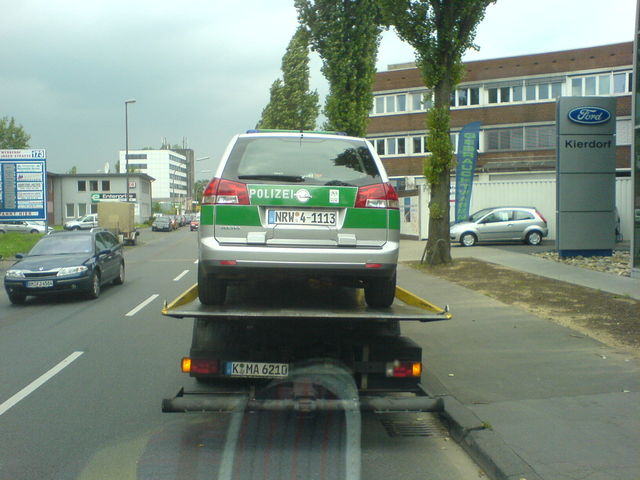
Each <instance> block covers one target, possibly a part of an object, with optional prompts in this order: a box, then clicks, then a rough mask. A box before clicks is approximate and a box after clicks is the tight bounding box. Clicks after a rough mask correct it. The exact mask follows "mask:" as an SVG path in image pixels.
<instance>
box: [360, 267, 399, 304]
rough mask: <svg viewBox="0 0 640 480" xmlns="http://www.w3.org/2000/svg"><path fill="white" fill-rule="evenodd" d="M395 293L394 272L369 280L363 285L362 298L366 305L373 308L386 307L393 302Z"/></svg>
mask: <svg viewBox="0 0 640 480" xmlns="http://www.w3.org/2000/svg"><path fill="white" fill-rule="evenodd" d="M395 295H396V272H393V275H392V276H391V277H389V278H375V279H372V280H369V282H368V283H367V285H366V286H365V287H364V298H365V300H366V301H367V305H369V306H370V307H373V308H387V307H390V306H391V304H392V303H393V299H394V297H395Z"/></svg>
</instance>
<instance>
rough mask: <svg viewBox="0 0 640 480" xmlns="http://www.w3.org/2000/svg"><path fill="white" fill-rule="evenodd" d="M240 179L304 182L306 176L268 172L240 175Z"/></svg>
mask: <svg viewBox="0 0 640 480" xmlns="http://www.w3.org/2000/svg"><path fill="white" fill-rule="evenodd" d="M238 178H239V179H240V180H282V181H283V182H292V183H302V182H304V178H303V177H301V176H300V175H278V174H273V173H267V174H264V175H238Z"/></svg>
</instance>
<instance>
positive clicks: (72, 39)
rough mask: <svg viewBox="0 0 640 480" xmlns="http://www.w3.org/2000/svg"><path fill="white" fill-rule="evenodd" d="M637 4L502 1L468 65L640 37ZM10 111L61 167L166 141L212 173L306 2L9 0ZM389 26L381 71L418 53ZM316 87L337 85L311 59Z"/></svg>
mask: <svg viewBox="0 0 640 480" xmlns="http://www.w3.org/2000/svg"><path fill="white" fill-rule="evenodd" d="M635 5H636V0H609V1H608V2H603V1H602V0H498V2H497V3H496V4H495V5H492V6H490V7H489V8H488V9H487V15H486V18H485V20H484V21H483V22H482V24H481V25H480V26H479V29H478V35H477V37H476V43H477V44H478V45H479V46H480V47H481V50H480V51H479V52H469V53H468V54H467V55H466V57H465V60H480V59H487V58H500V57H507V56H514V55H524V54H532V53H542V52H549V51H556V50H567V49H572V48H581V47H589V46H595V45H605V44H611V43H618V42H625V41H631V40H632V39H633V29H634V16H635ZM0 12H1V13H0V117H5V116H8V117H14V118H15V119H16V121H17V122H18V123H19V124H21V125H22V126H23V127H24V129H25V130H26V131H27V133H29V134H30V135H31V147H34V148H45V149H46V150H47V161H48V169H49V171H52V172H56V173H65V172H67V171H68V170H69V169H70V168H72V167H73V166H76V167H77V169H78V172H79V173H91V172H95V171H97V170H102V169H103V168H104V165H105V163H107V162H108V163H109V164H110V165H111V169H112V171H113V168H114V164H115V162H116V160H117V158H118V151H119V150H124V147H125V128H124V123H125V122H124V101H125V100H127V99H136V101H137V102H136V103H135V104H133V105H129V148H130V149H131V150H133V149H137V148H143V147H154V148H159V147H160V145H161V144H162V141H163V138H166V139H167V141H168V142H169V143H171V144H174V143H178V144H182V143H183V139H184V141H185V142H186V144H187V146H188V147H189V148H192V149H194V150H195V154H196V158H201V157H205V156H208V157H210V159H209V160H203V161H201V162H199V163H198V164H197V167H198V168H197V177H198V178H204V177H208V176H209V173H208V172H202V170H212V169H213V168H214V167H215V164H217V161H218V159H219V158H220V156H221V155H222V153H223V151H224V148H225V146H226V144H227V142H228V141H229V139H230V138H231V137H232V136H233V135H234V134H236V133H239V132H243V131H245V130H246V129H248V128H253V127H254V126H255V124H256V122H257V121H258V120H259V118H260V114H261V112H262V109H263V108H264V106H265V105H266V103H267V102H268V99H269V87H270V86H271V83H272V82H273V81H274V80H275V79H276V78H278V77H280V75H281V72H280V64H281V60H282V55H283V54H284V51H285V49H286V47H287V44H288V43H289V40H290V38H291V36H292V35H293V33H294V31H295V29H296V25H297V15H296V10H295V8H294V7H293V0H0ZM413 60H414V56H413V50H412V49H411V47H409V46H408V45H406V44H404V43H402V42H401V41H400V40H398V38H397V37H396V36H395V35H394V34H393V32H387V33H385V34H384V36H383V39H382V42H381V46H380V51H379V55H378V70H386V69H387V65H389V64H394V63H404V62H409V61H413ZM311 83H312V88H317V89H318V91H319V92H320V94H321V97H324V95H325V94H326V92H327V87H326V82H325V81H324V79H323V78H322V76H321V74H320V60H319V59H318V57H317V56H315V55H314V56H312V79H311Z"/></svg>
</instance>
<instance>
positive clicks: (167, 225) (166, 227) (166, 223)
mask: <svg viewBox="0 0 640 480" xmlns="http://www.w3.org/2000/svg"><path fill="white" fill-rule="evenodd" d="M171 230H173V225H172V223H171V219H170V218H169V217H156V219H155V220H154V221H153V223H152V224H151V231H153V232H170V231H171Z"/></svg>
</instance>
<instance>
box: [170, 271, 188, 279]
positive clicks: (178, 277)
mask: <svg viewBox="0 0 640 480" xmlns="http://www.w3.org/2000/svg"><path fill="white" fill-rule="evenodd" d="M187 273H189V270H185V271H184V272H182V273H181V274H180V275H178V276H177V277H176V278H174V279H173V281H174V282H177V281H179V280H180V279H181V278H182V277H184V276H185V275H186V274H187Z"/></svg>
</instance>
